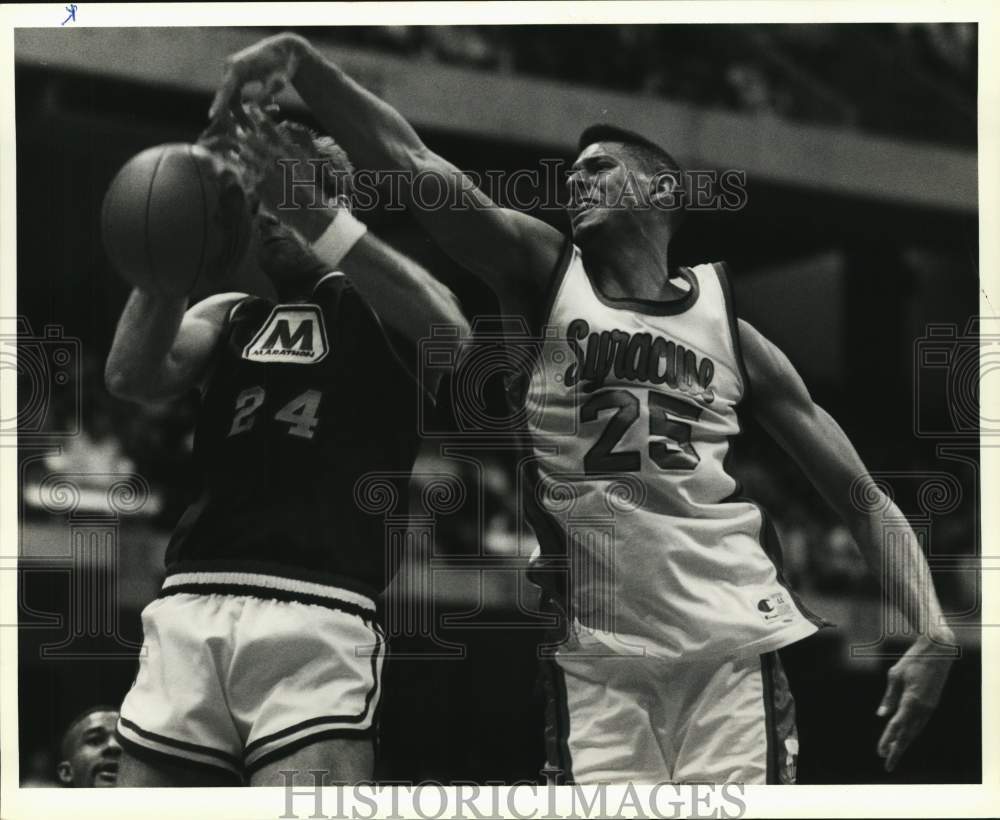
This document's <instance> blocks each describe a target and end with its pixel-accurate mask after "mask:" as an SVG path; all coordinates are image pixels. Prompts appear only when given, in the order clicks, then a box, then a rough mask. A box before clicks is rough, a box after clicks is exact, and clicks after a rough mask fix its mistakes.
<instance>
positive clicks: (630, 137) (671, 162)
mask: <svg viewBox="0 0 1000 820" xmlns="http://www.w3.org/2000/svg"><path fill="white" fill-rule="evenodd" d="M595 142H620V143H623V144H624V145H625V146H626V147H628V148H630V149H632V150H634V151H635V153H636V154H637V155H638V156H639V157H640V158H641V159H642V160H644V161H645V162H648V163H650V164H651V165H653V166H660V167H663V168H668V169H669V170H671V171H681V170H682V168H681V165H680V163H679V162H678V161H677V160H675V159H674V158H673V157H672V156H671V155H670V153H669V152H668V151H667V150H666V149H665V148H663V147H662V146H660V145H657V144H656V143H655V142H653V141H652V140H650V139H647V138H646V137H644V136H642V134H637V133H636V132H635V131H629V130H628V129H627V128H619V127H618V126H617V125H609V124H607V123H597V124H595V125H591V126H589V127H587V128H584V129H583V133H582V134H580V140H579V142H578V144H577V151H582V150H583V149H584V148H586V147H587V146H588V145H593V144H594V143H595ZM653 170H659V168H657V167H654V168H653Z"/></svg>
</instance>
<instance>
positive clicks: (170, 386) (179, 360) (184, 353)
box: [104, 288, 245, 404]
mask: <svg viewBox="0 0 1000 820" xmlns="http://www.w3.org/2000/svg"><path fill="white" fill-rule="evenodd" d="M244 295H245V294H242V293H219V294H216V295H214V296H210V297H208V298H207V299H204V300H203V301H201V302H199V303H198V304H196V305H195V306H194V307H192V308H191V309H190V310H187V300H186V299H185V298H179V299H178V298H171V297H166V296H161V295H159V294H154V293H150V292H148V291H145V290H140V289H139V288H135V289H134V290H133V291H132V293H131V294H130V295H129V298H128V302H126V304H125V310H124V311H122V315H121V318H120V319H119V320H118V327H117V329H116V330H115V338H114V341H113V342H112V344H111V352H110V353H109V354H108V360H107V363H106V365H105V369H104V381H105V384H106V385H107V388H108V391H109V392H110V393H111V394H112V395H114V396H117V397H118V398H122V399H127V400H129V401H134V402H138V403H140V404H157V403H159V402H163V401H166V400H168V399H173V398H177V397H179V396H182V395H183V394H184V393H186V392H188V391H189V390H191V389H192V388H195V387H200V386H201V384H202V382H203V381H204V379H205V377H206V375H207V373H208V367H209V363H210V360H211V354H212V351H213V350H214V349H215V345H216V342H217V341H218V339H219V334H220V332H221V331H222V328H223V326H224V325H225V320H226V316H227V315H228V313H229V311H230V309H231V308H232V306H233V305H234V304H235V303H236V302H237V301H239V300H240V299H242V298H243V296H244Z"/></svg>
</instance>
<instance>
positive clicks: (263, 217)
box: [255, 208, 317, 282]
mask: <svg viewBox="0 0 1000 820" xmlns="http://www.w3.org/2000/svg"><path fill="white" fill-rule="evenodd" d="M255 223H256V233H257V236H256V242H257V264H258V265H260V267H261V269H262V270H263V271H264V273H266V274H267V275H268V276H269V277H270V278H271V280H272V281H274V282H281V281H287V280H288V279H290V278H291V277H293V276H295V275H297V274H301V273H303V272H305V271H307V270H310V269H311V268H312V267H314V266H315V265H316V263H317V259H316V257H315V255H314V254H313V253H312V251H311V250H310V248H309V245H308V244H307V243H306V241H305V240H304V239H303V238H302V237H301V236H300V235H299V234H298V233H296V232H295V230H293V229H292V228H290V227H288V226H287V225H285V224H284V223H283V222H281V221H280V220H279V219H278V218H277V217H275V216H274V214H272V213H271V212H270V211H268V210H267V209H266V208H261V209H260V210H259V211H258V212H257V217H256V220H255Z"/></svg>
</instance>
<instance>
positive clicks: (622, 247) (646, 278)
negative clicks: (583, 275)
mask: <svg viewBox="0 0 1000 820" xmlns="http://www.w3.org/2000/svg"><path fill="white" fill-rule="evenodd" d="M605 238H607V237H599V238H598V237H595V238H594V240H595V241H590V242H587V243H586V244H584V245H581V247H580V250H581V252H582V254H583V264H584V265H585V266H586V268H587V272H588V273H589V275H590V278H591V279H592V280H593V281H594V282H595V283H596V284H597V285H598V287H600V289H601V292H602V293H604V294H605V295H607V296H610V297H612V298H628V299H648V300H652V301H661V300H664V299H670V298H672V297H674V296H675V295H676V291H675V288H674V287H673V286H672V285H671V284H670V282H669V279H670V267H669V264H668V259H667V243H666V242H665V241H663V240H662V239H661V238H655V239H654V238H652V237H647V236H645V235H642V234H639V235H636V236H632V237H628V238H627V240H626V241H622V239H623V237H622V236H621V234H620V233H619V234H616V236H615V240H616V241H606V242H605V241H601V240H602V239H605Z"/></svg>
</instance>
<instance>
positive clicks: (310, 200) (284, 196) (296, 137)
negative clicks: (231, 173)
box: [236, 104, 349, 242]
mask: <svg viewBox="0 0 1000 820" xmlns="http://www.w3.org/2000/svg"><path fill="white" fill-rule="evenodd" d="M242 115H243V116H242V117H241V123H242V124H238V125H236V130H237V133H238V139H237V148H236V151H237V156H238V158H239V162H240V164H241V165H243V166H244V167H245V168H246V169H247V177H248V179H249V184H250V185H251V187H252V188H253V190H254V192H255V195H256V196H257V197H258V198H259V200H260V203H261V205H263V206H264V207H265V208H267V209H268V210H269V211H271V212H272V213H274V214H276V215H278V216H279V217H280V218H281V220H282V221H283V222H285V223H286V224H288V225H290V226H291V227H293V228H295V229H296V230H297V231H298V232H299V233H300V234H302V236H303V237H304V238H306V239H307V240H308V241H310V242H312V241H315V240H316V239H318V238H319V236H320V235H321V234H322V233H323V231H324V230H326V228H327V227H328V226H329V224H330V223H331V222H332V221H333V218H334V217H335V216H336V210H337V206H335V205H334V204H332V203H328V202H326V201H324V198H323V197H324V194H323V190H322V185H320V184H319V176H320V174H321V173H326V170H323V171H321V169H320V168H319V167H317V165H316V164H315V161H316V160H317V159H322V158H321V157H317V156H316V149H315V146H314V145H313V140H312V135H311V134H310V132H309V131H308V129H306V128H305V127H304V126H299V125H297V124H294V123H281V124H276V123H274V122H273V121H272V120H271V118H270V117H269V116H268V115H267V114H266V113H265V112H264V111H262V110H261V109H260V108H259V107H258V106H256V105H254V104H249V105H245V106H242ZM345 174H346V175H348V176H349V172H345ZM337 187H338V188H339V187H340V186H339V184H338V186H337Z"/></svg>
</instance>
